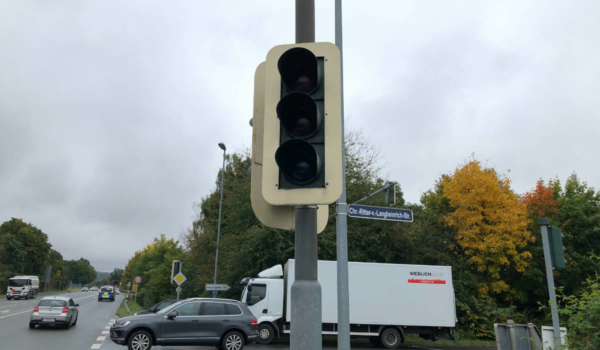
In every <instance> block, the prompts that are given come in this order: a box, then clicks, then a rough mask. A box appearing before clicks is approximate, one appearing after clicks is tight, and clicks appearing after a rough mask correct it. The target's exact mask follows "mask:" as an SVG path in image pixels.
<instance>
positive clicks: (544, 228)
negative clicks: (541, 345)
mask: <svg viewBox="0 0 600 350" xmlns="http://www.w3.org/2000/svg"><path fill="white" fill-rule="evenodd" d="M538 225H540V228H541V229H542V245H543V246H544V261H545V263H546V279H547V280H548V292H549V293H550V310H551V312H552V326H553V328H554V349H555V350H561V348H562V347H561V336H560V323H559V320H558V306H557V304H556V293H555V291H554V275H553V274H552V257H551V255H550V241H549V239H548V225H550V222H549V220H548V219H538Z"/></svg>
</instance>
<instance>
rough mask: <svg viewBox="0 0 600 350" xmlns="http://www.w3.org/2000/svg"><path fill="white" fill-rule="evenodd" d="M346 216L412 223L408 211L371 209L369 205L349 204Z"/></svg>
mask: <svg viewBox="0 0 600 350" xmlns="http://www.w3.org/2000/svg"><path fill="white" fill-rule="evenodd" d="M348 216H349V217H351V218H361V219H375V220H389V221H403V222H412V221H413V212H412V210H410V209H397V208H384V207H372V206H369V205H358V204H350V205H349V206H348Z"/></svg>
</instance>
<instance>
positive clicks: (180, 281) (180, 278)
mask: <svg viewBox="0 0 600 350" xmlns="http://www.w3.org/2000/svg"><path fill="white" fill-rule="evenodd" d="M173 280H174V281H175V283H177V285H178V286H180V285H182V284H183V282H185V281H186V280H187V278H185V276H184V275H183V273H181V272H180V273H178V274H177V275H175V277H173Z"/></svg>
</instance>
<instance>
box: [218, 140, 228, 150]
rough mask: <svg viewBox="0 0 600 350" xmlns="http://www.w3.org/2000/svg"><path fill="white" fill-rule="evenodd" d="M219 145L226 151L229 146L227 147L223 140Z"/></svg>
mask: <svg viewBox="0 0 600 350" xmlns="http://www.w3.org/2000/svg"><path fill="white" fill-rule="evenodd" d="M219 147H220V148H221V149H222V150H223V151H225V150H226V149H227V147H225V144H224V143H223V142H219Z"/></svg>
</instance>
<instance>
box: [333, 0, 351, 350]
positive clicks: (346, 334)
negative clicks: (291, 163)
mask: <svg viewBox="0 0 600 350" xmlns="http://www.w3.org/2000/svg"><path fill="white" fill-rule="evenodd" d="M342 39H343V36H342V0H335V44H336V45H337V47H338V49H339V50H340V68H341V70H342V71H341V75H340V76H341V78H342V79H341V83H340V86H341V91H342V98H341V101H342V195H341V196H340V199H338V201H337V205H336V213H337V218H336V221H335V230H336V249H337V297H338V301H337V307H338V336H337V341H338V349H341V350H350V293H349V290H348V289H349V288H348V203H347V202H346V148H345V134H344V50H343V40H342Z"/></svg>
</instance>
